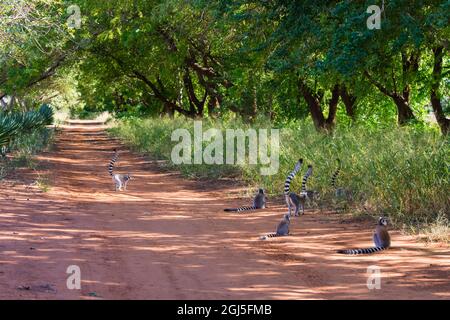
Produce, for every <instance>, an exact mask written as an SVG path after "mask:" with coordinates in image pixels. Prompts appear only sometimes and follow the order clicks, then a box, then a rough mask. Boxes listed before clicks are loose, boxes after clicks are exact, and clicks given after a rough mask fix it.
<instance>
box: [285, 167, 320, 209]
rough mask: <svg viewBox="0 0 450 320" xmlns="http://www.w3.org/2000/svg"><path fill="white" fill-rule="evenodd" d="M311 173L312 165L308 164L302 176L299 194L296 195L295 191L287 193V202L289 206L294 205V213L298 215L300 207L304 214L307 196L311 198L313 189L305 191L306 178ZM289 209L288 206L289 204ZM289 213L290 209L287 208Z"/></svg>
mask: <svg viewBox="0 0 450 320" xmlns="http://www.w3.org/2000/svg"><path fill="white" fill-rule="evenodd" d="M311 174H312V165H308V170H306V173H305V175H304V176H303V180H302V189H301V192H300V194H299V195H297V194H296V193H295V192H291V193H289V202H290V205H291V206H294V207H295V212H294V215H295V216H298V215H299V214H298V213H299V211H300V207H301V209H302V214H305V203H306V200H307V199H308V198H310V197H311V198H312V197H313V194H314V192H315V191H307V190H306V182H307V181H308V178H309V177H310V176H311ZM289 209H290V206H289ZM289 214H291V211H290V210H289Z"/></svg>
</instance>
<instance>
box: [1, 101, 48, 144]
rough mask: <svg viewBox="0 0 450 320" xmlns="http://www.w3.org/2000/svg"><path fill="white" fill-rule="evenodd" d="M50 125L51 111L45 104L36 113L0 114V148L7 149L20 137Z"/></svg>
mask: <svg viewBox="0 0 450 320" xmlns="http://www.w3.org/2000/svg"><path fill="white" fill-rule="evenodd" d="M52 123H53V110H52V109H51V108H50V107H49V106H48V105H45V104H44V105H42V106H41V107H40V108H39V110H36V111H25V112H0V147H2V148H4V147H6V148H7V147H8V146H9V145H10V144H11V143H13V142H14V140H16V139H17V138H18V137H19V136H20V135H24V134H29V133H32V132H33V131H35V130H39V129H41V128H43V127H44V126H46V125H49V124H52Z"/></svg>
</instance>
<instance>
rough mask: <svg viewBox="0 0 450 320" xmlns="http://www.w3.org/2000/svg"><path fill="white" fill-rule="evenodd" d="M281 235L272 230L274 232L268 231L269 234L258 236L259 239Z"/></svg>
mask: <svg viewBox="0 0 450 320" xmlns="http://www.w3.org/2000/svg"><path fill="white" fill-rule="evenodd" d="M281 236H282V235H281V234H278V233H276V232H274V233H269V234H266V235H263V236H261V237H259V240H267V239H269V238H276V237H281Z"/></svg>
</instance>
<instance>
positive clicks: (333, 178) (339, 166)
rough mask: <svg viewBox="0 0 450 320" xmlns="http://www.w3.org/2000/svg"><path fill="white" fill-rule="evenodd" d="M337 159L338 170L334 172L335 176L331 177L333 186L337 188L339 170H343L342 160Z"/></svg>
mask: <svg viewBox="0 0 450 320" xmlns="http://www.w3.org/2000/svg"><path fill="white" fill-rule="evenodd" d="M336 161H337V162H338V168H337V169H336V171H335V172H334V173H333V176H332V177H331V186H332V187H333V188H335V189H336V179H337V176H338V175H339V172H340V171H341V161H340V160H339V159H336Z"/></svg>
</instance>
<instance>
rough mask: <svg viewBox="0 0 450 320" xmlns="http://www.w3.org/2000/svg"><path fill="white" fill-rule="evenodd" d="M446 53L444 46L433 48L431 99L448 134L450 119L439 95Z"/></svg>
mask: <svg viewBox="0 0 450 320" xmlns="http://www.w3.org/2000/svg"><path fill="white" fill-rule="evenodd" d="M443 53H444V48H443V47H442V46H438V47H436V48H434V49H433V54H434V65H433V82H432V84H431V91H430V100H431V106H432V107H433V111H434V115H435V117H436V121H437V123H438V124H439V127H440V128H441V132H442V134H443V135H447V134H449V132H450V119H447V118H446V117H445V114H444V111H443V110H442V104H441V99H440V96H439V86H440V84H441V79H442V56H443Z"/></svg>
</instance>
